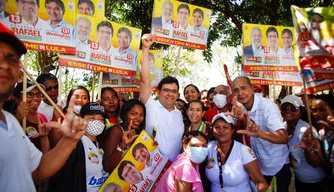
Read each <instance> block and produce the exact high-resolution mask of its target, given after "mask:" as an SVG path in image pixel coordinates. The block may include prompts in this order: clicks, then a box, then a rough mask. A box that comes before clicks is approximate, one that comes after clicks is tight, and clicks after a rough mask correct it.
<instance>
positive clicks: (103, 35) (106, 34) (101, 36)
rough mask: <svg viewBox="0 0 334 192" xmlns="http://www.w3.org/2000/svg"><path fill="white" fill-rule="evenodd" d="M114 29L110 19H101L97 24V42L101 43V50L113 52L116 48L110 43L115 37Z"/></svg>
mask: <svg viewBox="0 0 334 192" xmlns="http://www.w3.org/2000/svg"><path fill="white" fill-rule="evenodd" d="M113 33H114V29H113V27H112V25H111V23H110V22H109V21H101V22H100V23H99V24H98V25H97V42H98V43H99V51H102V52H107V53H108V54H113V53H114V52H115V48H114V47H113V46H112V45H111V44H110V42H111V39H112V37H113Z"/></svg>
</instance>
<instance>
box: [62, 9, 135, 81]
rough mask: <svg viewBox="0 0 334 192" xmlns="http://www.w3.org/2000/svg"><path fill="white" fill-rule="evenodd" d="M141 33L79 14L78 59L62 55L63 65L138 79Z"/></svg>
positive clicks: (77, 30)
mask: <svg viewBox="0 0 334 192" xmlns="http://www.w3.org/2000/svg"><path fill="white" fill-rule="evenodd" d="M140 37H141V30H140V29H137V28H133V27H129V26H125V25H121V24H118V23H114V22H111V21H109V20H107V19H105V18H104V19H103V20H98V19H96V18H95V17H91V16H89V15H82V14H77V18H76V50H77V57H71V56H66V55H61V56H60V59H59V63H60V65H64V66H69V67H77V68H83V69H88V70H93V71H99V72H105V73H112V74H119V75H125V76H135V75H136V70H137V63H138V51H139V44H140Z"/></svg>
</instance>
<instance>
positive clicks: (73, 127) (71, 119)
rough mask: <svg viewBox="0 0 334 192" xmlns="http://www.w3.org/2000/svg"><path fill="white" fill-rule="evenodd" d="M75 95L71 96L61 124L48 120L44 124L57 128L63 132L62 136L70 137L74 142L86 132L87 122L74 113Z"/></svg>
mask: <svg viewBox="0 0 334 192" xmlns="http://www.w3.org/2000/svg"><path fill="white" fill-rule="evenodd" d="M75 100H76V99H75V96H74V95H73V96H72V97H71V100H70V103H69V106H68V109H67V114H66V116H65V119H64V121H63V123H62V124H59V123H58V122H54V121H53V122H49V123H45V124H44V125H45V126H47V127H48V128H49V127H50V128H55V129H59V131H60V132H61V133H62V134H63V137H64V138H67V139H71V140H73V141H75V142H77V141H79V140H80V139H81V137H82V136H83V135H84V134H85V133H86V129H87V122H86V120H84V119H83V118H81V117H79V116H76V115H74V113H73V107H74V103H75Z"/></svg>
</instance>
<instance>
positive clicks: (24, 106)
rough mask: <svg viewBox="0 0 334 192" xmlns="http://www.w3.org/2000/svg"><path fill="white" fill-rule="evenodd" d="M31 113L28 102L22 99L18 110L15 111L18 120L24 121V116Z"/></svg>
mask: <svg viewBox="0 0 334 192" xmlns="http://www.w3.org/2000/svg"><path fill="white" fill-rule="evenodd" d="M28 113H29V107H28V103H27V102H25V101H21V102H20V104H19V105H18V106H17V110H16V113H15V117H16V119H17V120H18V121H22V119H23V118H24V117H26V116H27V115H28Z"/></svg>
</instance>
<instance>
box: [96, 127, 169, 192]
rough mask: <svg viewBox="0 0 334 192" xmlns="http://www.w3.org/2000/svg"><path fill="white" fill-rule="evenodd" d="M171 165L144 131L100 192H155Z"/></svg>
mask: <svg viewBox="0 0 334 192" xmlns="http://www.w3.org/2000/svg"><path fill="white" fill-rule="evenodd" d="M170 165H171V161H170V160H169V159H168V157H166V156H165V155H164V154H163V153H162V152H161V151H160V150H159V148H158V146H153V140H152V139H151V138H150V136H149V135H148V134H147V133H146V132H145V131H142V132H141V133H140V134H139V136H138V138H137V139H136V140H135V142H134V143H133V144H132V145H131V147H130V148H129V150H128V151H127V152H126V154H125V155H124V156H123V158H122V160H121V162H120V163H119V164H118V166H117V167H116V168H115V169H114V171H113V172H112V173H111V174H110V175H109V178H108V179H107V180H106V181H105V182H104V184H103V185H102V187H101V188H100V189H99V190H98V191H99V192H112V191H138V192H148V191H154V189H155V188H156V185H157V183H158V182H159V180H160V178H161V177H162V175H163V174H164V173H165V171H166V170H167V169H168V167H169V166H170Z"/></svg>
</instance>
